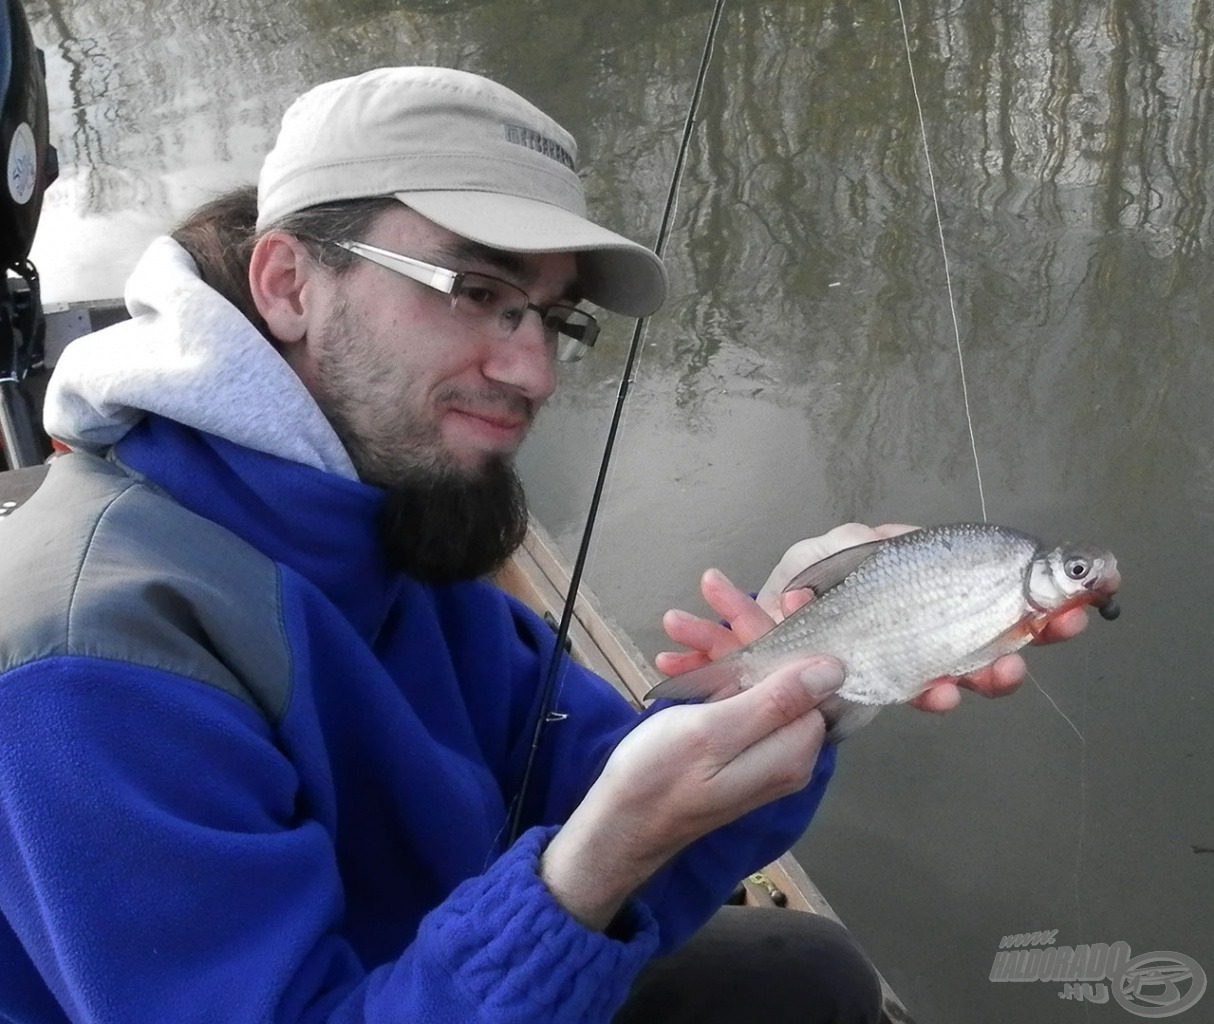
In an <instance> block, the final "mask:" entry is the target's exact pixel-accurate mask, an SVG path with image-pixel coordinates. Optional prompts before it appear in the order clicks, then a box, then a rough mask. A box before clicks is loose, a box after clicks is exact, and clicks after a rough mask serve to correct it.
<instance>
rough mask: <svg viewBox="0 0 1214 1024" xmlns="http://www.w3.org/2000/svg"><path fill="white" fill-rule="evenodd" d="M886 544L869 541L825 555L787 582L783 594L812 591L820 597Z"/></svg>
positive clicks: (884, 542) (879, 541)
mask: <svg viewBox="0 0 1214 1024" xmlns="http://www.w3.org/2000/svg"><path fill="white" fill-rule="evenodd" d="M886 543H888V541H886V540H870V541H868V542H867V543H865V544H857V545H856V546H855V547H851V548H844V549H843V550H842V551H836V552H835V553H834V554H833V555H827V557H826V558H823V559H822V560H821V561H820V562H814V564H813V565H811V566H809V567H808V568H806V569H803V570H801V572H799V573H797V575H796V576H794V577H793V578H792V579H791V580H789V582H788V586H786V587H785V588H784V593H786V594H787V593H788V592H789V591H790V590H812V591H813V592H814V593H815V594H816V595H817V596H818V597H821V596H822V595H823V594H824V593H826V591H828V590H830V588H831V587H833V586H835V585H836V584H838V583H842V582H843V580H845V579H847V577H848V576H850V575H851V574H852V573H853V572H855V571H856V570H857V569H858V568H860V566H861V565H863V564H864V563H865V562H866V561H868V559H869V558H871V557H872V556H873V554H874V553H875V552H876V550H877V548H879V547H881V545H882V544H886Z"/></svg>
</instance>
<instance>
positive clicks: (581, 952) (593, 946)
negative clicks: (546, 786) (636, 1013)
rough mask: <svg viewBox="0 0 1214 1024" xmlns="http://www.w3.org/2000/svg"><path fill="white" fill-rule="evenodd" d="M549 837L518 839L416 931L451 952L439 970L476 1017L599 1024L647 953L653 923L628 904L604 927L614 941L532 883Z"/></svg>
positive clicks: (539, 832) (653, 943)
mask: <svg viewBox="0 0 1214 1024" xmlns="http://www.w3.org/2000/svg"><path fill="white" fill-rule="evenodd" d="M556 831H557V829H556V828H554V827H537V828H533V829H529V830H528V831H527V832H524V833H523V835H522V836H521V837H520V838H519V840H518V841H517V842H516V843H515V844H514V845H513V846H512V847H511V848H510V849H509V850H507V851H506V853H505V854H503V855H502V857H501V858H500V859H499V860H498V861H497V862H496V863H495V864H493V866H492V867H490V868H489V870H488V871H487V872H486V873H485V874H483V875H481V876H479V877H477V878H472V879H469V880H468V881H466V882H464V883H463V884H462V885H460V886H458V887H457V888H456V889H455V891H454V892H452V893H451V895H450V896H449V897H448V898H447V899H446V900H444V901H443V903H442V905H441V907H439V908H437V909H436V910H435V911H434V912H433V913H431V914H430V915H428V916H427V918H426V919H425V921H424V922H423V924H422V931H423V932H424V931H426V930H433V933H434V934H433V936H432V938H433V939H436V940H437V941H438V943H439V944H441V945H442V946H443V947H445V948H446V949H447V950H448V951H449V952H450V953H451V954H453V955H452V956H451V957H450V960H449V962H450V963H455V964H458V965H459V967H458V968H457V971H456V977H455V978H453V979H452V980H453V981H455V982H456V983H457V984H458V985H460V987H465V988H466V989H467V990H468V991H469V992H470V993H471V994H472V996H473V997H474V999H475V1001H476V1002H477V1003H478V1004H480V1005H481V1006H483V1007H484V1008H485V1009H486V1010H489V1009H491V1008H492V1007H494V1006H498V1007H500V1008H501V1009H502V1010H503V1011H506V1013H505V1014H504V1016H512V1015H513V1014H514V1013H516V1012H517V1011H518V1010H519V1009H520V1004H522V1003H529V1004H531V1006H530V1009H529V1011H528V1012H529V1014H530V1016H529V1017H528V1018H527V1019H529V1020H534V1021H546V1020H563V1021H568V1020H607V1019H609V1018H610V1016H611V1014H612V1013H614V1011H615V1010H616V1009H617V1008H618V1007H619V1006H620V1005H621V1004H622V1003H623V1002H624V1000H625V998H627V995H628V991H629V989H630V988H631V986H632V982H633V980H634V979H635V978H636V975H637V973H638V972H639V971H640V969H641V968H642V967H643V966H644V965H645V963H646V962H647V961H648V960H649V958H650V957H651V956H653V954H654V952H655V951H656V949H657V946H658V926H657V922H656V921H655V920H654V918H653V915H652V914H650V912H649V910H648V909H647V908H646V907H645V906H644V905H643V904H641V903H640V902H638V901H635V900H633V901H630V903H629V904H628V905H627V906H626V907H625V908H624V910H623V911H621V913H620V915H619V916H618V917H617V918H616V920H615V921H614V922H613V924H612V929H611V931H612V935H613V936H615V937H608V936H607V935H605V934H604V933H602V932H598V931H593V930H591V929H589V928H586V927H585V926H584V925H582V924H580V923H579V922H577V921H576V920H574V918H573V917H571V916H570V915H569V913H568V912H567V911H566V910H565V909H564V908H563V907H562V906H561V905H560V904H559V903H557V901H556V900H555V899H554V898H553V896H552V894H551V893H550V892H549V891H548V888H547V886H545V885H544V883H543V881H542V880H541V879H540V876H539V863H540V855H541V854H542V853H543V850H544V848H545V847H546V846H547V844H548V842H549V840H551V838H552V836H553V835H555V834H556ZM419 938H421V936H420V935H419Z"/></svg>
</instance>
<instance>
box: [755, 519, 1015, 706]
mask: <svg viewBox="0 0 1214 1024" xmlns="http://www.w3.org/2000/svg"><path fill="white" fill-rule="evenodd" d="M993 529H996V530H998V531H999V532H998V533H997V534H992V530H991V529H987V530H982V531H979V530H976V529H973V528H970V527H968V526H965V525H963V526H962V527H960V528H952V529H950V530H949V531H948V532H947V533H945V532H943V531H941V532H939V533H935V534H933V532H932V531H918V533H919V534H926V536H918V535H916V534H907V535H905V536H906V537H908V538H911V537H914V538H915V539H914V541H913V542H909V543H908V542H903V543H901V544H900V543H898V541H899V538H893V539H892V540H891V541H890V542H889V543H888V544H886V545H884V546H883V547H881V548H880V549H879V550H878V551H877V552H876V553H875V554H874V555H873V556H872V557H871V558H870V559H869V560H868V561H866V562H864V563H863V564H862V565H861V566H860V567H859V568H858V569H857V570H856V571H855V572H854V573H852V574H851V576H850V577H849V578H848V580H847V585H846V586H845V587H843V586H840V587H833V588H831V589H830V590H827V591H826V592H825V593H824V594H823V595H822V596H821V597H819V598H817V599H816V600H815V601H813V602H811V603H810V604H808V605H806V606H805V607H804V608H803V609H800V610H799V611H797V612H794V613H793V615H790V616H789V618H788V620H787V624H786V625H785V627H784V628H782V629H779V630H773V631H772V632H771V633H769V634H768V637H770V638H771V639H770V641H768V642H766V643H765V642H764V640H763V639H760V640H758V641H756V642H755V643H754V644H752V645H751V646H750V648H748V650H747V653H746V654H745V656H744V657H743V658H742V659H741V660H742V662H743V664H744V665H745V667H746V678H745V679H744V680H743V685H744V686H753V685H754V684H755V683H757V682H758V681H759V680H760V679H761V678H763V676H765V675H767V674H768V673H769V672H770V671H772V670H773V669H774V668H775V667H777V666H778V665H779V664H780V663H782V662H784V661H787V660H789V659H790V658H792V657H795V656H796V655H798V654H799V653H801V652H805V651H808V650H813V651H816V652H818V653H821V654H832V655H834V656H836V657H838V658H839V659H840V660H842V661H843V663H844V666H845V667H846V669H847V679H846V681H845V682H844V684H843V687H842V688H841V689H840V690H839V695H840V696H842V697H846V698H847V699H848V700H852V701H855V702H857V703H860V704H892V703H896V702H898V701H904V700H909V699H910V698H911V697H914V696H915V695H916V694H917V693H918V692H919V691H920V690H922V689H923V684H924V683H925V682H926V681H927V680H928V679H933V678H936V677H937V676H942V675H960V674H962V673H964V672H968V671H971V670H972V669H975V668H977V667H979V665H978V664H974V663H973V654H974V652H975V651H978V650H980V649H982V648H985V647H986V646H987V645H988V644H990V643H991V642H992V641H994V640H995V639H996V638H997V637H998V636H999V635H1000V634H1001V633H1004V632H1006V630H1007V629H1008V628H1009V627H1010V625H1011V624H1013V623H1015V622H1016V621H1018V620H1019V619H1020V618H1021V617H1022V616H1023V615H1024V613H1025V611H1026V610H1027V608H1026V604H1025V597H1024V572H1025V567H1026V566H1027V564H1028V563H1029V561H1030V560H1031V559H1032V557H1033V556H1034V554H1035V553H1036V552H1037V548H1038V545H1037V542H1036V541H1035V540H1033V539H1032V538H1030V537H1026V536H1024V535H1023V534H1018V533H1015V532H1014V531H1011V530H1007V529H1005V528H1001V527H999V528H993ZM975 541H979V542H978V543H975ZM959 577H963V578H964V580H965V585H964V586H963V587H958V586H957V585H956V580H957V579H958V578H959ZM923 636H932V637H934V638H935V639H936V641H937V642H936V643H935V644H933V645H932V646H931V647H926V646H924V645H923V644H921V643H916V642H915V641H916V639H917V638H920V637H923ZM1025 640H1027V637H1026V638H1025ZM1025 640H1019V639H1015V640H1013V641H1012V642H1011V644H1010V646H1009V648H1008V651H1007V652H1003V653H1009V652H1010V651H1011V650H1014V649H1016V648H1017V647H1019V646H1021V644H1022V643H1024V642H1025ZM979 664H981V663H979Z"/></svg>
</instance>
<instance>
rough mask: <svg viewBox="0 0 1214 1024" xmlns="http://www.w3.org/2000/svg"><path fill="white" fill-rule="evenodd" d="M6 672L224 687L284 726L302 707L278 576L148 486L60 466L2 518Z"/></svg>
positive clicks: (112, 473) (250, 551) (0, 663)
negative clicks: (80, 659) (109, 671)
mask: <svg viewBox="0 0 1214 1024" xmlns="http://www.w3.org/2000/svg"><path fill="white" fill-rule="evenodd" d="M0 619H2V621H3V628H2V629H0V673H2V672H7V671H9V670H10V669H13V668H16V667H18V666H19V665H23V664H26V663H28V662H31V661H34V660H37V659H39V658H46V657H52V656H56V655H79V656H84V657H92V658H104V659H107V660H114V661H122V662H127V663H129V664H132V665H142V666H145V667H147V668H153V669H160V670H163V671H165V672H171V673H173V674H175V675H180V676H185V677H188V678H191V679H196V680H199V681H201V682H204V683H209V684H210V685H212V686H215V687H218V688H219V689H221V690H224V691H226V692H228V693H231V694H233V695H234V696H236V697H239V698H240V699H241V700H243V701H245V702H247V703H249V704H251V705H252V706H253V707H255V708H257V709H258V710H259V711H260V712H261V713H262V714H264V715H265V716H266V717H267V718H268V719H270V721H272V722H276V721H277V720H278V719H279V718H280V717H281V715H282V713H283V711H284V710H285V708H286V705H287V701H288V699H289V697H290V673H291V665H290V650H289V647H288V645H287V639H286V634H285V630H284V628H283V623H282V609H281V598H280V589H279V577H278V570H277V567H276V566H275V565H274V563H273V562H272V561H271V560H270V559H268V558H267V557H266V556H265V555H263V554H261V553H260V552H258V551H257V550H256V549H254V548H253V547H251V546H250V545H249V544H247V543H245V542H244V541H243V540H241V539H240V538H239V537H237V536H235V535H234V534H232V533H230V532H229V531H227V530H225V529H224V528H223V527H221V526H218V525H217V524H215V523H212V522H211V521H210V520H208V519H204V518H202V517H200V516H197V515H194V514H193V513H191V512H189V511H187V510H186V509H184V508H182V507H181V506H180V505H178V504H177V503H176V502H175V501H173V500H172V499H171V498H170V497H168V496H167V495H165V494H164V493H163V492H162V491H160V490H159V489H158V488H156V487H155V486H154V485H153V484H151V483H149V482H148V481H146V480H144V479H142V478H140V477H138V476H136V475H133V474H131V473H129V472H127V471H125V470H124V469H122V468H120V467H119V466H116V465H113V464H112V463H109V462H106V461H105V460H103V459H99V458H96V457H94V456H91V455H85V454H81V453H76V454H72V455H68V456H64V457H63V458H60V459H57V460H55V462H54V463H53V464H52V466H51V470H50V473H49V474H48V476H47V479H46V482H45V483H44V484H43V485H42V486H41V487H40V488H39V489H38V492H37V493H36V494H35V495H34V496H33V497H32V498H30V499H29V500H28V501H27V502H26V503H25V504H24V505H22V506H21V507H20V508H19V509H17V510H16V511H14V512H13V514H12V515H11V516H9V517H8V518H6V519H0Z"/></svg>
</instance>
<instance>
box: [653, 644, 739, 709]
mask: <svg viewBox="0 0 1214 1024" xmlns="http://www.w3.org/2000/svg"><path fill="white" fill-rule="evenodd" d="M743 675H744V670H743V667H742V665H741V664H740V662H739V659H738V658H737V657H736V656H734V655H726V656H725V657H724V658H721V659H720V660H718V661H710V662H709V663H708V664H707V665H701V666H700V667H699V668H693V669H692V670H691V671H690V672H684V673H683V674H682V675H677V676H671V677H670V678H669V679H664V680H662V682H660V683H658V685H657V686H655V687H654V688H653V689H652V690H650V691H649V692H648V693H647V694H645V700H647V701H650V700H695V699H701V700H703V699H711V700H724V699H725V698H726V697H732V696H733V695H734V694H737V693H741V692H742V691H743V690H744V689H746V687H745V685H744V684H743V682H742V678H743Z"/></svg>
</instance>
